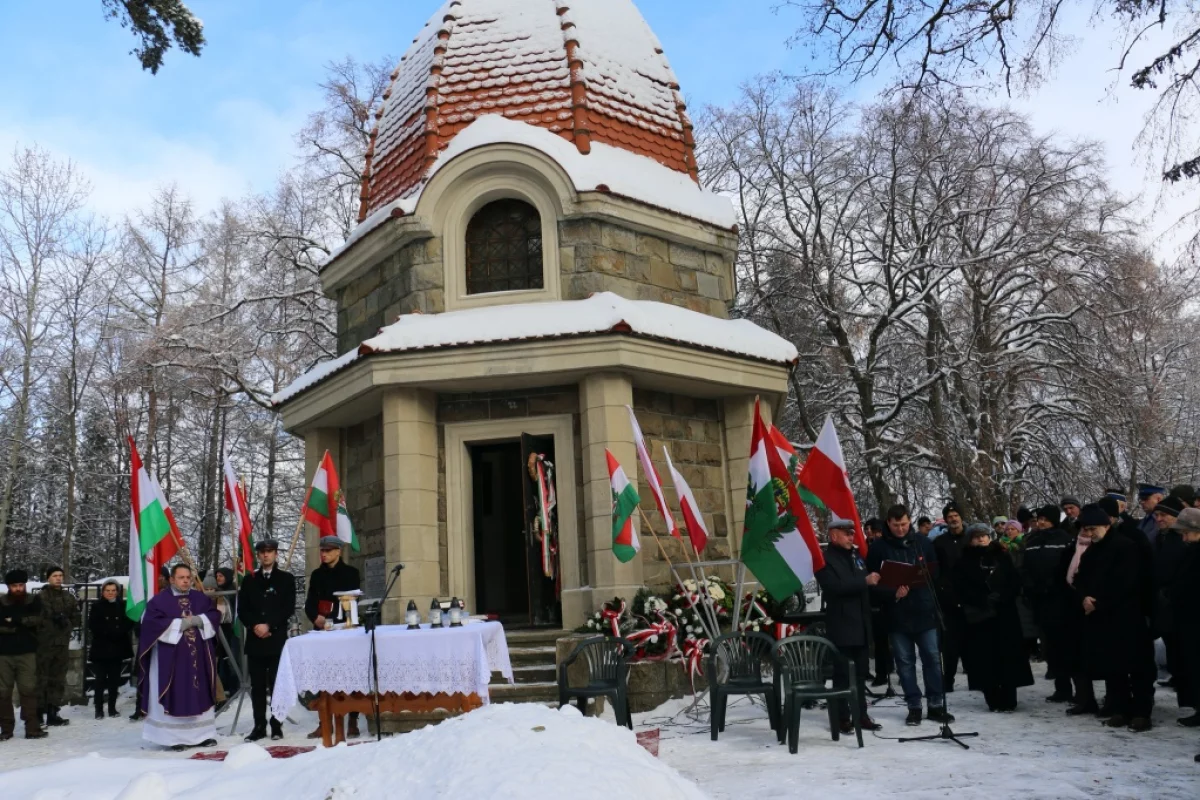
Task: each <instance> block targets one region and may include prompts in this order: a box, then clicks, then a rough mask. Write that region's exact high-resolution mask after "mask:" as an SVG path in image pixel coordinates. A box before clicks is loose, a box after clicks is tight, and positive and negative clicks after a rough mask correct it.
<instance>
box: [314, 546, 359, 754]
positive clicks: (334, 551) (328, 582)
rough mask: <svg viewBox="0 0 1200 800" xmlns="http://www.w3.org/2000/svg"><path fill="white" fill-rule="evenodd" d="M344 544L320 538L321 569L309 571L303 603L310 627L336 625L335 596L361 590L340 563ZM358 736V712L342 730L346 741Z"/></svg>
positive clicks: (351, 571) (355, 574)
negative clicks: (344, 731) (333, 623)
mask: <svg viewBox="0 0 1200 800" xmlns="http://www.w3.org/2000/svg"><path fill="white" fill-rule="evenodd" d="M344 544H345V542H343V541H342V540H341V539H339V538H338V537H336V536H322V537H321V544H320V547H321V566H319V567H317V568H316V569H314V570H313V573H312V576H311V577H309V579H308V597H307V598H306V599H305V601H304V615H305V616H307V617H308V619H309V621H310V622H312V624H313V627H314V628H316V629H317V630H322V629H324V627H325V623H326V622H340V621H341V620H340V619H339V616H340V615H341V613H342V607H341V605H340V604H339V602H338V598H337V597H336V596H335V595H336V593H338V592H352V591H354V590H355V589H360V588H362V581H361V579H360V578H359V574H358V570H357V569H355V568H354V567H352V566H350V565H349V564H347V563H346V562H345V561H342V546H343V545H344ZM358 734H359V729H358V712H353V713H351V714H350V724H349V726H347V729H346V736H347V737H348V738H351V739H353V738H356V737H357V736H358ZM320 736H321V729H320V727H318V728H317V729H316V730H315V731H313V732H312V733H310V734H309V735H308V738H310V739H317V738H319V737H320Z"/></svg>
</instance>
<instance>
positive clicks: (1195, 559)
mask: <svg viewBox="0 0 1200 800" xmlns="http://www.w3.org/2000/svg"><path fill="white" fill-rule="evenodd" d="M1167 597H1168V599H1169V600H1170V602H1171V611H1172V613H1173V615H1174V618H1175V633H1176V636H1177V637H1178V641H1179V647H1180V649H1181V650H1182V651H1183V663H1184V665H1185V667H1186V668H1187V670H1188V675H1189V676H1190V677H1191V684H1192V686H1200V542H1197V543H1195V544H1189V545H1185V546H1184V551H1183V556H1182V559H1181V563H1180V565H1179V570H1178V572H1177V573H1176V577H1175V581H1174V582H1173V583H1172V584H1171V585H1170V586H1169V587H1167Z"/></svg>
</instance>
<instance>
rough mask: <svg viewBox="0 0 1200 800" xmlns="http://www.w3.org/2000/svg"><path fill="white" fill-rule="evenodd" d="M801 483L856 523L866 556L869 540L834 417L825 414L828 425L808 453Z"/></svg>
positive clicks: (860, 546)
mask: <svg viewBox="0 0 1200 800" xmlns="http://www.w3.org/2000/svg"><path fill="white" fill-rule="evenodd" d="M800 483H801V484H802V485H803V486H804V488H805V489H807V490H808V491H810V492H812V493H813V494H814V495H816V496H817V497H819V498H820V499H821V502H822V503H824V504H825V507H826V508H828V509H829V510H830V511H831V512H833V514H834V515H835V516H838V517H841V518H842V519H848V520H851V521H852V522H853V523H854V541H855V543H856V544H857V545H858V551H859V552H860V553H862V555H863V556H866V554H867V539H866V537H865V536H864V535H863V528H862V521H861V520H860V519H859V517H858V506H857V505H856V504H855V502H854V492H853V490H851V488H850V476H849V475H848V474H847V473H846V460H845V459H844V458H843V457H842V445H841V442H839V441H838V436H837V431H836V430H834V428H833V418H832V417H825V426H824V427H823V428H821V435H820V436H818V437H817V446H816V447H814V448H813V449H812V451H811V452H809V454H808V460H806V461H805V462H804V468H803V469H801V470H800Z"/></svg>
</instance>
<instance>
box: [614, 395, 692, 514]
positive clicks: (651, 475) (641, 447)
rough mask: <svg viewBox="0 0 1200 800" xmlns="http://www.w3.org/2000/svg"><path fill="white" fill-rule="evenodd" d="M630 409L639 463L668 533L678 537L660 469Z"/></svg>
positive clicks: (630, 421) (630, 420) (630, 419)
mask: <svg viewBox="0 0 1200 800" xmlns="http://www.w3.org/2000/svg"><path fill="white" fill-rule="evenodd" d="M625 408H627V409H629V424H630V425H631V426H632V427H633V444H634V447H636V448H637V456H638V463H639V464H641V466H642V472H643V473H645V475H646V482H647V483H649V484H650V494H652V495H654V504H655V505H656V506H658V513H659V514H662V518H663V521H664V522H666V525H667V533H669V534H671V535H672V536H674V537H676V538H678V537H679V528H678V526H676V524H675V517H674V516H672V515H671V509H670V508H669V507H668V506H667V498H666V497H664V496H663V488H662V478H659V477H658V470H656V469H655V468H654V462H653V461H651V460H650V451H649V450H647V449H646V440H645V439H644V438H642V428H641V426H640V425H638V421H637V417H636V416H635V415H634V413H633V409H632V408H629V406H625Z"/></svg>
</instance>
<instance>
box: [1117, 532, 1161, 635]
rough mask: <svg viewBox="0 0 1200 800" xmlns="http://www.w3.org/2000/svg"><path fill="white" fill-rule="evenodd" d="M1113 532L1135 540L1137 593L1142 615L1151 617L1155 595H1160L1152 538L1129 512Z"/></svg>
mask: <svg viewBox="0 0 1200 800" xmlns="http://www.w3.org/2000/svg"><path fill="white" fill-rule="evenodd" d="M1111 532H1112V533H1116V534H1119V535H1121V536H1122V537H1124V538H1126V539H1128V540H1129V541H1131V542H1133V545H1134V548H1135V549H1136V550H1137V554H1138V556H1137V557H1138V560H1137V570H1138V591H1137V594H1138V598H1139V600H1140V603H1141V608H1142V616H1144V617H1151V616H1153V615H1154V607H1155V604H1156V600H1155V597H1156V596H1157V595H1158V588H1157V586H1158V584H1157V583H1156V582H1155V580H1154V545H1152V544H1150V540H1149V539H1147V538H1146V534H1145V533H1144V532H1143V531H1142V528H1141V526H1140V525H1138V521H1137V520H1136V519H1134V518H1133V517H1131V516H1129V515H1128V514H1122V515H1121V517H1120V521H1118V522H1117V524H1116V525H1114V526H1113V527H1112V531H1111Z"/></svg>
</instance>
